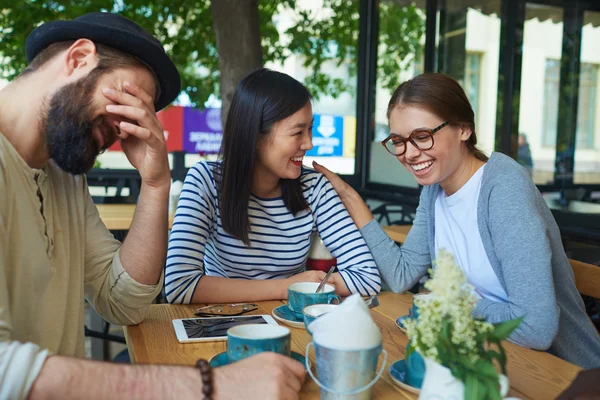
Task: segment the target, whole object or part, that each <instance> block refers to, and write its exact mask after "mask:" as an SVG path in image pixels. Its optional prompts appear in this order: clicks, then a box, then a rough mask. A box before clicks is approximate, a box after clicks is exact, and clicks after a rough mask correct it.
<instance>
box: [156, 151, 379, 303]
mask: <svg viewBox="0 0 600 400" xmlns="http://www.w3.org/2000/svg"><path fill="white" fill-rule="evenodd" d="M215 165H217V162H205V161H202V162H199V163H197V164H196V165H195V166H194V167H192V168H190V170H189V172H188V175H187V177H186V179H185V183H184V184H183V189H182V192H181V196H180V199H179V204H178V205H177V212H176V214H175V220H174V222H173V229H172V231H171V236H170V239H169V252H168V255H167V265H166V271H165V292H166V296H167V299H168V300H169V301H170V302H172V303H189V302H190V301H191V299H192V295H193V293H194V290H195V289H196V286H197V285H198V282H199V281H200V278H202V276H204V275H205V274H206V275H209V276H220V277H225V278H241V279H284V278H288V277H290V276H292V275H294V274H297V273H300V272H303V271H304V270H305V265H306V259H307V257H308V251H309V247H310V236H311V233H312V232H313V231H317V232H318V233H319V235H320V236H321V238H322V239H323V242H324V244H325V246H326V247H327V248H328V249H329V251H330V252H331V254H332V255H333V256H334V257H336V259H337V266H338V270H339V272H340V274H341V276H342V277H343V279H344V281H345V283H346V285H347V286H348V289H350V291H351V292H353V293H360V294H362V295H372V294H377V293H378V292H379V290H380V288H381V279H380V277H379V271H378V270H377V266H376V265H375V262H374V261H373V257H372V256H371V253H370V251H369V249H368V247H367V245H366V243H365V241H364V240H363V238H362V236H361V234H360V232H359V231H358V229H357V228H356V225H355V224H354V222H353V221H352V219H351V218H350V216H349V215H348V212H347V211H346V209H345V208H344V206H343V204H342V203H341V201H340V199H339V197H338V195H337V193H336V192H335V190H334V189H333V187H332V186H331V184H330V183H329V181H328V180H327V179H326V178H325V177H324V176H323V175H322V174H320V173H317V172H315V171H313V170H309V169H306V168H303V169H302V174H301V178H300V179H301V182H302V184H303V187H304V196H305V197H306V199H307V202H308V204H309V206H310V210H304V211H301V212H299V213H297V214H296V216H294V215H292V213H291V212H290V211H289V210H288V209H287V208H286V207H285V205H284V203H283V199H282V198H281V197H276V198H269V199H265V198H260V197H257V196H254V195H251V196H250V201H249V204H248V216H249V220H250V228H251V232H250V235H249V239H250V247H248V246H246V245H245V244H244V243H243V242H241V241H240V240H237V239H234V238H233V237H232V236H230V235H229V234H227V233H226V232H225V231H224V230H223V225H222V224H221V217H220V210H219V202H218V195H217V187H216V183H215V179H214V175H213V169H214V168H215ZM311 211H312V212H311Z"/></svg>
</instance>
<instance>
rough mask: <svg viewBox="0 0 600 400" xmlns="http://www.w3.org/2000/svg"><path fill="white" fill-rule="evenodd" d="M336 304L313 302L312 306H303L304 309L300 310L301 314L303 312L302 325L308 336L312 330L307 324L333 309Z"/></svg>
mask: <svg viewBox="0 0 600 400" xmlns="http://www.w3.org/2000/svg"><path fill="white" fill-rule="evenodd" d="M337 306H338V305H337V304H313V305H312V306H307V307H304V310H302V314H304V326H305V327H306V330H307V331H308V333H309V334H310V336H312V331H311V330H310V328H309V327H308V325H310V323H311V322H313V321H314V320H315V319H317V318H319V317H320V316H321V315H324V314H327V313H328V312H330V311H333V310H334V309H335V308H336V307H337Z"/></svg>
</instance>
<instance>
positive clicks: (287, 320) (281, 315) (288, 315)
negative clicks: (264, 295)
mask: <svg viewBox="0 0 600 400" xmlns="http://www.w3.org/2000/svg"><path fill="white" fill-rule="evenodd" d="M273 317H275V319H276V320H278V321H281V322H283V323H284V324H286V325H289V326H291V327H293V328H301V329H306V327H305V326H304V316H300V317H298V316H297V315H296V314H294V313H293V312H292V311H291V310H290V309H289V308H288V306H287V304H284V305H281V306H279V307H277V308H275V309H274V310H273Z"/></svg>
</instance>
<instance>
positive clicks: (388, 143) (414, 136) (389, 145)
mask: <svg viewBox="0 0 600 400" xmlns="http://www.w3.org/2000/svg"><path fill="white" fill-rule="evenodd" d="M449 123H450V122H448V121H446V122H444V123H442V124H441V125H439V126H437V127H435V128H433V129H427V128H420V129H415V130H414V131H412V132H411V133H410V135H409V136H408V138H407V139H404V138H403V137H401V136H399V135H397V134H395V133H392V134H390V135H389V136H388V137H387V138H385V139H384V140H382V141H381V144H382V145H383V147H385V149H386V150H387V151H388V153H390V154H391V155H393V156H401V155H403V154H404V153H406V143H407V142H411V143H412V144H413V146H415V147H416V148H417V149H419V150H429V149H431V148H432V147H433V135H434V134H435V133H436V132H438V131H439V130H440V129H442V128H443V127H445V126H446V125H448V124H449Z"/></svg>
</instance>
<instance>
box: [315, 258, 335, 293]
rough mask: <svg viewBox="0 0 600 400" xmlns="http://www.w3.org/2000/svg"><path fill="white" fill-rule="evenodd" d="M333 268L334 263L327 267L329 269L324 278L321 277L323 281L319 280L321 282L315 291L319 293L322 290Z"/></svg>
mask: <svg viewBox="0 0 600 400" xmlns="http://www.w3.org/2000/svg"><path fill="white" fill-rule="evenodd" d="M334 269H335V265H334V266H332V267H331V268H329V271H327V275H325V278H323V281H322V282H321V284H320V285H319V287H318V288H317V290H316V292H315V293H319V292H320V291H321V290H323V288H324V287H325V284H326V283H327V281H328V280H329V277H330V276H331V274H333V270H334Z"/></svg>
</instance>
